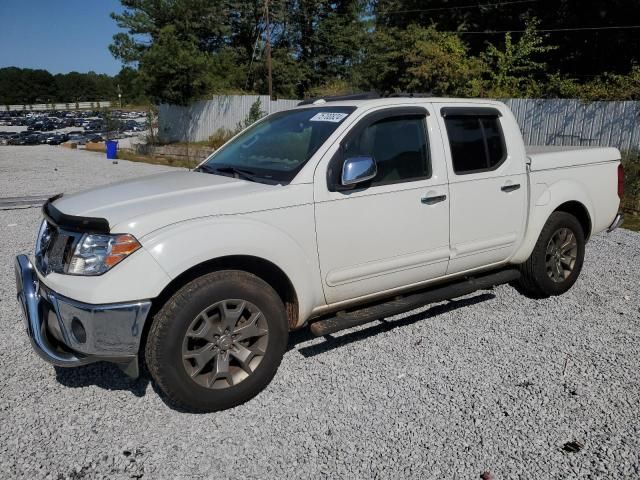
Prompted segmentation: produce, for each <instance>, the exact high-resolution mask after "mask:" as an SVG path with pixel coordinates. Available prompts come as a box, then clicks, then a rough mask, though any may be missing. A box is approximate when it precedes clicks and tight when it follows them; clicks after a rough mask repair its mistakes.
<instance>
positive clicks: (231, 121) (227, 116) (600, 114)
mask: <svg viewBox="0 0 640 480" xmlns="http://www.w3.org/2000/svg"><path fill="white" fill-rule="evenodd" d="M257 99H260V108H261V110H262V111H264V112H265V113H272V112H278V111H281V110H287V109H289V108H293V107H295V106H296V105H297V104H298V102H299V100H276V101H270V100H269V97H268V96H266V95H260V96H258V95H228V96H216V97H213V99H212V100H209V101H202V102H197V103H195V104H194V105H192V106H190V107H179V106H175V105H160V110H159V133H160V135H161V137H162V138H163V139H165V140H167V141H187V140H188V141H202V140H207V139H208V138H209V137H210V136H211V135H212V134H213V133H214V132H215V131H216V130H218V129H220V128H226V129H231V130H233V129H235V128H236V127H237V125H238V124H239V123H241V122H242V121H243V120H244V119H245V118H246V117H247V115H248V114H249V110H250V109H251V105H253V103H254V102H255V101H256V100H257ZM503 101H504V102H505V103H506V104H507V105H509V106H510V107H511V109H512V110H513V113H514V114H515V116H516V118H517V120H518V124H519V125H520V129H521V130H522V133H523V136H524V141H525V143H526V144H527V145H581V146H582V145H594V146H596V145H602V146H613V147H618V148H620V149H623V150H627V149H630V148H640V102H590V103H587V102H582V101H580V100H537V99H506V100H503Z"/></svg>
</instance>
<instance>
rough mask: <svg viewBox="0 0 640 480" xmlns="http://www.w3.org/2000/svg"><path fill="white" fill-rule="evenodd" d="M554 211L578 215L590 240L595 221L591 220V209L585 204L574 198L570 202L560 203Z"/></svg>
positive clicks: (586, 237) (586, 236)
mask: <svg viewBox="0 0 640 480" xmlns="http://www.w3.org/2000/svg"><path fill="white" fill-rule="evenodd" d="M554 212H565V213H568V214H570V215H573V216H574V217H576V219H577V220H578V222H580V225H581V226H582V231H583V232H584V239H585V240H589V238H590V237H591V229H592V226H593V222H592V221H591V215H590V214H589V210H587V207H585V206H584V204H582V203H580V202H578V201H576V200H572V201H569V202H565V203H563V204H562V205H558V207H557V208H556V209H555V210H554V211H553V212H551V213H554Z"/></svg>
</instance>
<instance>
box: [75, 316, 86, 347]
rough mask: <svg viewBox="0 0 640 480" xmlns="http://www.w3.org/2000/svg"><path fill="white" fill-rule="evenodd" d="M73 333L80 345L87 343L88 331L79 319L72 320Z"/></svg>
mask: <svg viewBox="0 0 640 480" xmlns="http://www.w3.org/2000/svg"><path fill="white" fill-rule="evenodd" d="M71 333H72V334H73V337H74V338H75V340H76V342H78V343H85V342H86V341H87V331H86V330H85V329H84V325H82V322H81V321H80V320H78V318H77V317H73V320H71Z"/></svg>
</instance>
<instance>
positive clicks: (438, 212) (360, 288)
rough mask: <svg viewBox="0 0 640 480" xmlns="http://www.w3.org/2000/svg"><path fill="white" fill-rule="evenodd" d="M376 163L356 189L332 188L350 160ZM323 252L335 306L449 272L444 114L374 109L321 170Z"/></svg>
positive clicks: (317, 207) (323, 266)
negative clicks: (363, 158) (364, 158)
mask: <svg viewBox="0 0 640 480" xmlns="http://www.w3.org/2000/svg"><path fill="white" fill-rule="evenodd" d="M362 155H365V156H371V157H373V158H374V159H375V160H376V163H377V167H378V174H377V176H376V177H375V178H374V179H373V180H372V181H371V182H370V183H366V184H361V185H358V186H357V187H356V188H354V189H352V190H342V191H339V190H336V189H335V188H333V186H334V185H335V183H336V182H337V181H339V180H338V179H339V173H340V172H341V171H342V165H343V163H344V160H345V159H346V158H348V157H353V156H362ZM314 184H315V186H314V188H315V211H316V231H317V239H318V254H319V259H320V268H321V273H322V279H323V284H324V290H325V296H326V299H327V302H328V303H336V302H340V301H343V300H351V299H355V298H357V297H362V296H367V295H370V294H375V293H378V292H383V291H387V290H391V289H395V288H399V287H405V286H407V285H411V284H416V283H420V282H424V281H426V280H429V279H432V278H435V277H439V276H442V275H444V274H445V272H446V270H447V264H448V261H449V192H448V185H447V173H446V167H445V164H444V161H443V150H442V143H441V136H440V132H439V131H438V125H437V119H436V118H435V117H434V115H433V114H431V115H430V114H429V109H428V108H427V107H416V106H410V107H391V108H388V107H387V108H383V109H378V110H376V111H372V112H370V113H368V114H366V115H364V117H363V118H361V119H360V120H359V121H358V123H357V124H356V125H355V126H354V127H353V128H352V129H351V130H350V131H349V132H348V133H347V134H346V136H345V137H344V138H343V139H341V141H340V142H339V144H336V145H334V146H333V147H332V149H331V150H330V151H329V152H328V153H327V155H325V158H323V161H322V162H321V163H320V165H319V167H318V168H317V169H316V174H315V179H314Z"/></svg>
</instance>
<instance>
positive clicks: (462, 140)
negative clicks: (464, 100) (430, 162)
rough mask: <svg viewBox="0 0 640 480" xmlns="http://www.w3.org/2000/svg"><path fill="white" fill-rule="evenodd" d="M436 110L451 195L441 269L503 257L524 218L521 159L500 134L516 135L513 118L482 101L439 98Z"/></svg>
mask: <svg viewBox="0 0 640 480" xmlns="http://www.w3.org/2000/svg"><path fill="white" fill-rule="evenodd" d="M438 110H439V112H438V113H439V115H438V117H439V121H440V124H441V130H442V132H443V135H444V136H445V138H444V141H443V143H444V144H445V151H446V153H447V160H448V161H447V167H448V172H449V192H450V195H451V219H450V220H451V260H450V262H449V269H448V272H447V273H449V274H451V273H459V272H463V271H466V270H471V269H475V268H479V267H485V266H490V265H495V264H499V263H501V262H505V261H506V260H508V259H509V258H510V257H511V255H513V253H514V252H515V249H516V247H517V246H518V244H519V241H520V239H521V236H522V233H523V229H524V225H525V220H526V218H525V217H526V210H525V209H526V195H527V183H526V181H527V178H526V167H525V159H524V158H523V154H522V153H521V152H520V151H519V150H518V149H517V148H513V149H510V148H509V147H510V146H509V145H508V144H507V142H506V140H505V138H506V137H505V132H507V131H508V135H520V132H519V131H517V129H515V128H514V127H515V120H513V119H512V117H511V116H510V117H509V118H505V117H503V115H502V112H501V111H500V110H499V109H498V108H495V107H488V106H487V107H478V106H477V105H475V106H474V105H469V106H465V105H461V104H459V103H456V104H451V105H447V104H440V105H439V106H438ZM513 129H515V130H516V131H515V132H514V131H512V130H513ZM511 138H513V137H511Z"/></svg>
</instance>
